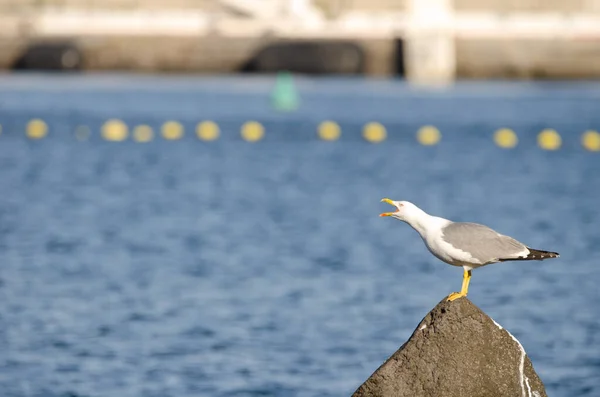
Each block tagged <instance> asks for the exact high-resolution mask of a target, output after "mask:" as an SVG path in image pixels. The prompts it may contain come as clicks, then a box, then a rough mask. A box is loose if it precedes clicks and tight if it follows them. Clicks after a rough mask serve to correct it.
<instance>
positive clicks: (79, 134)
mask: <svg viewBox="0 0 600 397" xmlns="http://www.w3.org/2000/svg"><path fill="white" fill-rule="evenodd" d="M90 136H92V131H91V130H90V127H88V126H87V125H79V126H77V128H75V139H77V140H78V141H87V140H88V139H90Z"/></svg>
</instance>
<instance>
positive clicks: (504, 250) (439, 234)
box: [379, 198, 559, 301]
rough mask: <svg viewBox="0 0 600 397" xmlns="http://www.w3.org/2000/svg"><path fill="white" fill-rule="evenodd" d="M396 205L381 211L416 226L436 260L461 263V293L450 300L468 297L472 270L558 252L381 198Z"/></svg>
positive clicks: (538, 257) (547, 255)
mask: <svg viewBox="0 0 600 397" xmlns="http://www.w3.org/2000/svg"><path fill="white" fill-rule="evenodd" d="M381 202H383V203H388V204H391V205H393V206H394V207H396V209H397V211H396V212H384V213H383V214H380V215H379V216H390V217H392V218H396V219H399V220H401V221H403V222H406V223H408V224H409V225H410V226H411V227H412V228H413V229H415V230H416V231H417V232H418V233H419V235H420V236H421V238H422V239H423V242H425V245H426V246H427V249H428V250H429V251H430V252H431V253H432V254H433V255H434V256H435V257H437V258H438V259H439V260H441V261H443V262H446V263H448V264H450V265H452V266H462V268H463V269H464V272H463V282H462V288H461V290H460V292H453V293H451V294H450V295H448V298H447V300H448V301H453V300H456V299H458V298H462V297H465V296H467V292H468V291H469V281H471V271H472V270H473V269H476V268H478V267H482V266H485V265H489V264H490V263H497V262H506V261H530V260H543V259H549V258H558V257H559V255H558V253H557V252H550V251H542V250H538V249H533V248H529V247H528V246H526V245H525V244H523V243H521V242H519V241H517V240H515V239H514V238H512V237H509V236H505V235H503V234H500V233H498V232H496V231H495V230H493V229H490V228H489V227H487V226H484V225H480V224H478V223H469V222H452V221H450V220H448V219H444V218H440V217H437V216H432V215H429V214H428V213H426V212H425V211H423V210H422V209H420V208H419V207H417V206H416V205H414V204H413V203H411V202H408V201H393V200H390V199H389V198H384V199H382V200H381Z"/></svg>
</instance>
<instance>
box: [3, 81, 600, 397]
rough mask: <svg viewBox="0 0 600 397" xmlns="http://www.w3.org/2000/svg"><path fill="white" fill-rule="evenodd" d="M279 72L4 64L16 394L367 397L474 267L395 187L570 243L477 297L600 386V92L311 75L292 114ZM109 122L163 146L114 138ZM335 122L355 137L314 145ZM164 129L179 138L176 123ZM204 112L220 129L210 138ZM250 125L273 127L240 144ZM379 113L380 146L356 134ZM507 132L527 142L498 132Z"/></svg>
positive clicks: (9, 326) (520, 334)
mask: <svg viewBox="0 0 600 397" xmlns="http://www.w3.org/2000/svg"><path fill="white" fill-rule="evenodd" d="M273 81H274V79H273V78H272V77H263V78H258V77H255V78H248V77H238V78H235V77H202V78H201V77H157V76H130V75H100V76H94V75H91V76H86V75H83V76H59V75H54V76H53V75H29V76H27V75H25V76H14V75H6V76H2V77H0V125H2V132H1V134H0V395H1V396H5V397H13V396H15V397H16V396H19V397H21V396H23V397H25V396H27V397H29V396H44V397H54V396H56V397H59V396H60V397H63V396H64V397H66V396H80V397H83V396H90V397H91V396H94V397H95V396H120V397H133V396H144V397H146V396H147V397H151V396H157V397H158V396H160V397H168V396H177V397H182V396H215V397H225V396H227V397H229V396H231V397H233V396H236V397H237V396H239V397H241V396H282V397H286V396H294V397H295V396H298V397H300V396H302V397H305V396H306V397H309V396H320V397H325V396H347V395H350V394H351V393H352V392H353V391H354V390H355V389H356V388H357V387H358V386H359V385H360V384H361V383H362V382H363V381H364V380H365V379H367V377H368V376H369V375H370V374H371V373H372V372H373V371H374V370H375V369H376V368H377V367H378V366H379V365H380V364H381V363H382V362H383V361H384V360H385V359H386V358H387V357H389V356H390V355H391V354H392V353H393V352H394V351H395V350H396V349H397V348H398V347H399V346H400V345H401V344H402V343H404V341H405V340H406V339H407V338H408V337H409V336H410V334H411V333H412V331H413V330H414V328H415V327H416V325H417V324H418V322H419V321H420V320H421V319H422V318H423V316H425V314H426V313H427V312H428V311H429V310H430V309H431V308H433V306H435V304H437V303H438V302H439V301H440V300H441V299H442V298H443V297H444V296H445V295H447V294H448V293H450V292H452V291H455V290H457V289H459V287H460V283H461V279H462V269H460V268H454V267H451V266H448V265H446V264H444V263H442V262H440V261H438V260H437V259H435V258H434V257H432V256H431V255H430V254H429V253H428V251H427V250H426V249H425V247H424V245H423V243H422V242H421V240H420V238H419V237H418V235H417V234H416V233H415V232H414V231H413V230H411V229H410V227H408V226H407V225H405V224H403V223H401V222H397V221H394V220H392V219H383V218H379V217H378V216H377V215H378V214H379V213H380V212H382V211H386V210H388V209H389V208H388V207H387V205H385V204H382V203H380V202H379V200H380V199H381V198H382V197H391V198H393V199H398V200H400V199H404V200H410V201H413V202H414V203H416V204H417V205H419V206H420V207H422V208H423V209H425V210H426V211H428V212H430V213H433V214H435V215H439V216H443V217H447V218H450V219H453V220H461V221H474V222H480V223H485V224H488V225H490V226H492V227H494V228H495V229H496V230H498V231H499V232H501V233H504V234H509V235H512V236H514V237H516V238H518V239H519V240H522V241H524V242H525V243H527V244H529V245H530V246H532V247H535V248H540V249H548V250H553V251H558V252H560V254H561V257H560V258H559V259H556V260H548V261H544V262H512V263H511V262H506V263H502V264H495V265H491V266H488V267H486V268H483V269H477V270H475V271H474V272H473V279H472V282H471V288H470V291H469V298H470V299H471V300H472V301H473V302H474V303H475V304H476V305H478V306H479V307H481V308H482V309H483V310H484V311H485V312H486V313H487V314H489V315H490V316H491V317H492V318H494V319H495V320H496V321H497V322H498V323H500V324H501V325H503V326H504V327H505V328H506V329H508V330H509V331H510V332H511V333H513V334H514V335H515V336H516V337H517V338H518V339H519V340H520V341H521V343H522V344H523V346H524V347H525V349H526V351H527V353H528V354H529V356H530V358H531V360H532V362H533V365H534V368H535V369H536V371H537V372H538V374H539V375H540V377H541V378H542V380H543V381H544V383H545V385H546V388H547V391H548V394H549V395H551V396H558V397H578V396H598V395H600V316H599V315H600V309H599V307H600V306H599V305H598V302H599V301H600V292H599V288H598V284H599V283H600V267H599V266H600V228H599V227H598V224H599V222H600V205H599V204H598V203H599V202H600V200H599V196H600V175H599V171H600V152H590V151H586V150H585V149H584V148H583V147H582V146H581V143H580V141H581V134H582V133H583V132H584V131H585V130H587V129H599V128H600V111H598V109H600V84H598V83H577V84H576V83H544V84H541V83H537V84H534V83H509V82H497V83H459V84H457V85H456V86H453V87H449V88H445V89H423V88H414V87H410V86H408V85H406V84H405V83H403V82H396V81H382V80H353V79H309V78H300V79H298V80H297V87H298V92H299V95H300V98H301V104H300V108H299V109H298V110H297V111H295V112H291V113H277V112H275V111H273V110H272V108H271V106H270V102H269V93H270V90H271V89H272V88H273ZM34 118H38V119H41V120H44V121H45V123H46V124H47V126H48V135H47V136H46V137H45V138H43V139H40V140H32V139H28V138H26V136H25V134H24V131H25V128H26V127H25V126H26V123H27V121H28V120H31V119H34ZM115 118H116V119H120V120H123V121H124V122H126V123H127V125H128V126H130V127H133V126H134V125H137V124H148V125H149V126H151V127H152V128H154V131H155V133H156V136H155V139H154V140H153V141H152V142H148V143H137V142H134V141H132V140H131V139H128V140H126V141H123V142H107V141H105V140H103V139H102V137H101V135H100V128H101V126H102V124H103V123H104V122H105V121H106V120H108V119H115ZM327 119H331V120H334V121H336V122H338V123H339V124H340V126H341V128H342V136H341V138H340V139H339V140H338V141H335V142H324V141H320V140H319V139H318V138H317V135H316V133H315V131H316V125H317V124H318V123H319V122H320V121H322V120H327ZM167 120H176V121H179V122H181V123H182V125H183V126H184V127H185V131H186V133H185V136H184V137H183V138H182V139H180V140H175V141H167V140H164V139H162V138H161V137H160V135H159V129H160V125H161V124H162V123H163V122H164V121H167ZM201 120H213V121H215V122H217V123H218V125H219V126H220V127H221V137H220V139H219V140H217V141H215V142H203V141H201V140H199V139H197V138H196V136H195V134H194V126H195V123H197V122H198V121H201ZM248 120H257V121H259V122H261V123H262V124H263V125H264V126H265V137H264V139H263V140H262V141H259V142H255V143H248V142H244V141H243V140H242V139H241V138H240V137H239V128H240V126H241V125H242V123H244V122H245V121H248ZM371 121H377V122H381V123H382V124H383V125H385V126H386V128H387V132H388V137H387V139H386V140H385V141H384V142H381V143H378V144H371V143H368V142H365V141H364V139H362V137H361V128H362V126H363V125H364V124H365V123H367V122H371ZM82 125H85V126H88V127H89V128H90V130H91V136H90V137H89V139H86V140H83V141H82V140H77V139H76V138H75V135H74V132H75V131H76V129H77V127H79V126H82ZM423 125H435V126H436V127H437V128H439V130H440V132H441V135H442V139H441V141H440V142H439V143H438V144H437V145H434V146H431V147H427V146H423V145H420V144H419V143H418V142H417V141H416V139H415V132H416V130H417V129H418V128H419V127H420V126H423ZM503 127H506V128H512V129H514V130H515V132H516V133H517V135H518V137H519V144H518V146H517V147H516V148H514V149H510V150H506V149H501V148H499V147H497V146H496V145H495V144H494V141H493V139H492V135H493V132H494V131H495V130H496V129H498V128H503ZM544 128H553V129H556V130H557V131H558V132H559V133H560V135H561V138H562V146H561V147H560V148H559V149H558V150H555V151H545V150H542V149H540V148H539V147H538V146H537V144H536V136H537V134H538V133H539V132H540V131H541V130H542V129H544ZM80 138H81V137H80ZM465 348H468V346H465Z"/></svg>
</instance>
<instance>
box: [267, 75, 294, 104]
mask: <svg viewBox="0 0 600 397" xmlns="http://www.w3.org/2000/svg"><path fill="white" fill-rule="evenodd" d="M271 103H272V105H273V107H274V108H275V109H277V110H279V111H288V112H289V111H292V110H295V109H296V108H297V107H298V105H299V103H300V98H298V93H297V92H296V86H295V85H294V78H293V77H292V75H291V73H289V72H279V73H278V74H277V78H276V80H275V88H274V89H273V91H272V93H271Z"/></svg>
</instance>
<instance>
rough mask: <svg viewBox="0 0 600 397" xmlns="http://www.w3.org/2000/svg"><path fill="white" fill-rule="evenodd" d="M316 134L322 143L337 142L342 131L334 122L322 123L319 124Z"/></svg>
mask: <svg viewBox="0 0 600 397" xmlns="http://www.w3.org/2000/svg"><path fill="white" fill-rule="evenodd" d="M318 134H319V138H321V139H322V140H324V141H337V140H338V139H340V136H341V135H342V130H341V129H340V126H339V125H338V123H336V122H334V121H324V122H322V123H321V124H319V128H318Z"/></svg>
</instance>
